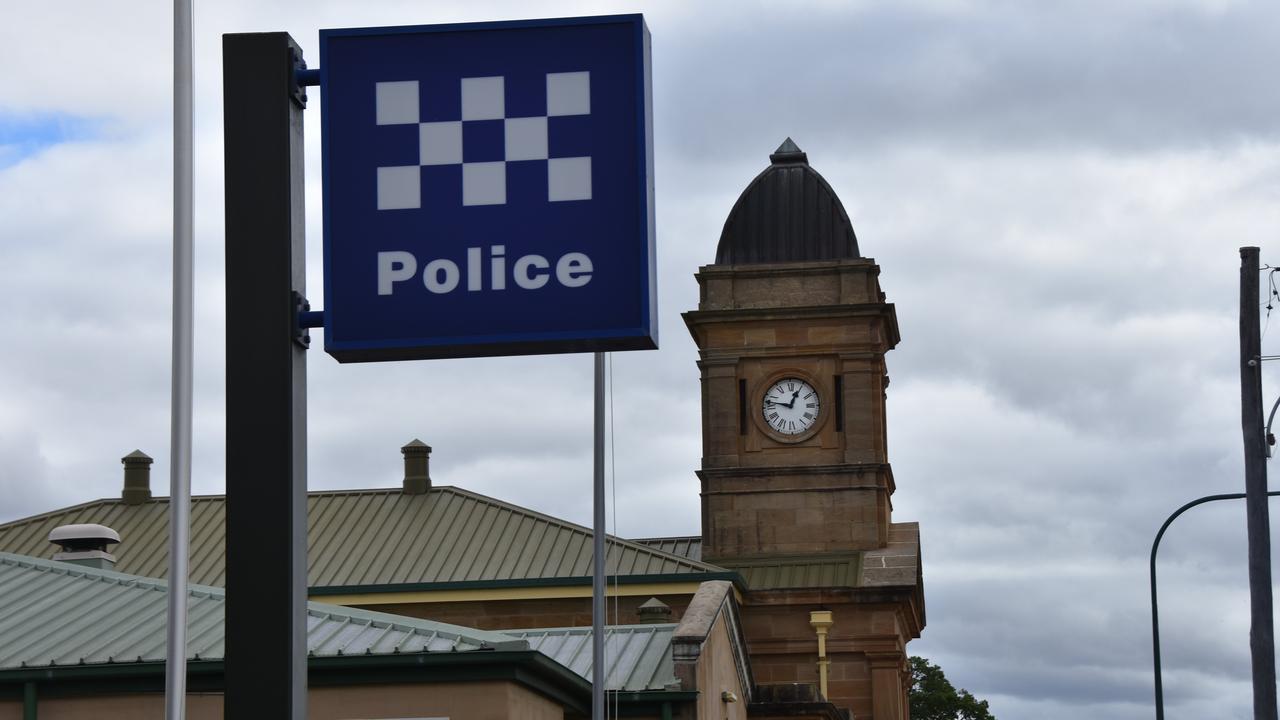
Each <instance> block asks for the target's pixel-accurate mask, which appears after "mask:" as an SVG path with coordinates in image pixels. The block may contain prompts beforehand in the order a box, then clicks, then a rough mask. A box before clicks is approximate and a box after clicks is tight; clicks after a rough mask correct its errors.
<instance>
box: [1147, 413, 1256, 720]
mask: <svg viewBox="0 0 1280 720" xmlns="http://www.w3.org/2000/svg"><path fill="white" fill-rule="evenodd" d="M1276 406H1278V407H1280V400H1277V401H1276ZM1275 414H1276V409H1275V408H1274V407H1273V408H1271V416H1272V417H1275ZM1270 427H1271V421H1270V420H1268V421H1267V428H1268V432H1270ZM1267 495H1268V496H1270V497H1275V496H1277V495H1280V490H1272V491H1271V492H1268V493H1267ZM1244 496H1245V494H1244V493H1226V494H1223V495H1206V496H1204V497H1202V498H1197V499H1195V500H1192V501H1191V502H1189V503H1187V504H1186V505H1183V506H1182V507H1180V508H1178V509H1177V510H1175V511H1173V514H1172V515H1170V516H1169V518H1168V519H1167V520H1165V521H1164V524H1163V525H1161V526H1160V531H1159V532H1157V533H1156V539H1155V541H1154V542H1152V543H1151V657H1152V663H1153V665H1154V673H1155V685H1156V720H1164V681H1163V679H1162V678H1161V668H1160V611H1159V607H1160V606H1159V604H1158V603H1157V601H1156V551H1157V550H1159V549H1160V539H1161V538H1163V537H1164V531H1165V530H1168V529H1169V525H1170V524H1172V523H1173V521H1174V520H1176V519H1178V516H1179V515H1181V514H1182V513H1184V512H1186V511H1188V510H1190V509H1191V508H1193V507H1195V506H1197V505H1203V504H1205V503H1209V502H1213V501H1215V500H1241V499H1243V498H1244Z"/></svg>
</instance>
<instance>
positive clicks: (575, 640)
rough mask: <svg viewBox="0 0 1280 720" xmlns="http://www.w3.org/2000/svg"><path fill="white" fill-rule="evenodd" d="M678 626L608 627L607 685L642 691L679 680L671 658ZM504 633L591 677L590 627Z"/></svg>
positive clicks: (665, 685)
mask: <svg viewBox="0 0 1280 720" xmlns="http://www.w3.org/2000/svg"><path fill="white" fill-rule="evenodd" d="M675 629H676V626H675V625H674V624H671V625H668V624H661V625H657V624H655V625H611V626H609V627H607V628H605V633H604V638H605V639H604V643H605V677H606V678H607V680H606V681H605V687H606V688H608V689H609V690H621V691H625V692H640V691H644V690H665V689H667V686H668V685H671V684H672V683H675V682H677V681H676V673H675V665H674V664H673V663H672V661H671V636H672V634H673V633H674V632H675ZM503 633H504V634H506V635H510V636H512V637H516V638H520V639H522V640H527V641H528V642H529V647H530V649H532V650H537V651H538V652H541V653H542V654H544V655H546V656H548V657H550V658H551V659H552V660H555V661H556V662H558V663H560V664H561V665H564V666H565V667H567V668H569V669H570V670H572V671H574V672H575V673H577V674H579V675H581V676H582V677H584V678H586V679H587V680H588V681H590V680H591V628H584V627H567V628H542V629H536V630H504V631H503Z"/></svg>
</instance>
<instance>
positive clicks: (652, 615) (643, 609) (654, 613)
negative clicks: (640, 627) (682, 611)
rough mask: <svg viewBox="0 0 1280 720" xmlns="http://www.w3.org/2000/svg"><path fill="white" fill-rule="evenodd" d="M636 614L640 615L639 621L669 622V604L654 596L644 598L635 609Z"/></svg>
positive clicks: (646, 622) (647, 622) (648, 622)
mask: <svg viewBox="0 0 1280 720" xmlns="http://www.w3.org/2000/svg"><path fill="white" fill-rule="evenodd" d="M636 614H637V615H639V616H640V622H642V623H645V624H650V623H669V622H671V606H670V605H668V604H666V603H664V602H662V601H661V600H659V599H658V598H656V597H651V598H649V599H648V600H645V601H644V604H643V605H641V606H640V607H639V608H637V609H636Z"/></svg>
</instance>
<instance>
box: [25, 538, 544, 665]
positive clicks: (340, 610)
mask: <svg viewBox="0 0 1280 720" xmlns="http://www.w3.org/2000/svg"><path fill="white" fill-rule="evenodd" d="M0 565H11V566H16V567H28V568H31V569H32V570H36V571H38V572H49V573H59V574H63V575H68V576H73V577H74V576H80V577H83V578H85V580H87V581H89V582H105V583H109V584H112V585H119V586H127V587H136V588H138V589H140V590H146V591H152V592H166V593H167V592H168V589H169V583H168V581H167V580H163V579H159V578H150V577H144V576H142V575H131V574H129V573H122V572H117V571H115V570H105V569H101V568H94V567H88V566H86V565H78V564H76V563H68V562H61V561H58V560H45V559H44V558H38V557H32V556H30V555H18V554H16V553H9V552H0ZM187 594H188V595H189V596H196V597H207V598H210V599H212V600H214V601H217V602H226V599H227V593H226V590H224V589H223V588H217V587H211V586H208V585H196V584H190V585H188V586H187ZM307 614H308V615H310V616H313V617H318V618H328V619H338V618H343V619H350V620H357V621H364V622H368V623H387V624H389V625H393V626H395V627H397V628H400V629H405V630H410V631H413V632H424V633H425V632H432V633H441V632H443V633H446V634H450V635H454V636H456V637H458V638H462V639H464V640H473V641H476V642H477V644H482V645H488V646H494V647H501V646H506V647H504V648H503V649H516V648H514V647H511V646H510V645H511V644H512V643H522V642H523V641H522V640H521V639H520V638H517V637H514V636H512V635H508V634H506V633H503V632H500V631H495V630H482V629H480V628H472V627H467V626H465V625H454V624H452V623H446V622H440V621H437V620H427V619H425V618H415V617H410V616H407V615H395V614H392V613H384V612H378V611H376V610H364V609H361V608H353V607H347V606H345V605H330V604H328V603H322V602H315V601H313V600H308V601H307Z"/></svg>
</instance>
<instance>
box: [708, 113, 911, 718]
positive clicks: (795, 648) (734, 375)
mask: <svg viewBox="0 0 1280 720" xmlns="http://www.w3.org/2000/svg"><path fill="white" fill-rule="evenodd" d="M769 159H770V165H769V167H767V168H766V169H765V170H764V171H763V172H761V173H760V174H759V175H758V176H757V177H756V178H755V179H754V180H752V182H751V183H750V185H748V186H747V188H746V190H744V191H743V193H742V195H741V197H739V198H738V201H737V203H736V204H735V205H734V207H733V210H732V211H731V212H730V213H729V217H728V220H727V221H726V222H725V225H724V230H723V232H722V234H721V236H720V243H719V247H718V248H717V250H716V260H715V264H713V265H707V266H704V267H702V268H700V269H699V271H698V274H697V281H698V285H699V288H700V299H699V303H698V309H697V310H696V311H692V312H688V313H685V315H684V320H685V323H686V325H687V326H688V328H689V331H690V332H691V333H692V335H693V339H694V341H695V342H696V343H697V345H698V349H699V360H698V367H699V369H700V370H701V374H702V443H703V457H702V468H701V470H700V471H699V472H698V477H699V478H700V480H701V483H702V557H703V559H704V560H706V561H707V562H711V563H715V564H717V565H721V566H723V567H726V568H729V569H732V570H736V571H738V572H739V573H740V574H741V575H742V576H743V577H744V578H745V580H746V584H747V591H746V593H745V595H744V608H743V611H744V626H745V630H746V634H747V639H748V643H749V645H750V654H751V656H752V665H753V667H754V668H756V670H757V679H760V678H761V677H764V678H767V679H769V681H770V682H772V683H775V684H776V685H775V686H776V687H783V686H784V685H785V684H787V683H801V684H804V683H812V684H813V686H814V687H815V688H817V689H818V691H819V694H820V697H821V698H823V699H824V700H829V701H831V702H832V703H834V704H836V705H838V706H840V707H842V708H846V709H851V710H852V712H853V714H854V716H855V717H859V718H862V717H872V718H874V719H875V720H902V718H905V717H906V715H907V710H906V687H907V679H908V677H909V675H908V674H907V664H906V652H905V647H906V643H907V641H908V640H910V639H911V638H912V637H917V636H918V635H919V633H920V630H921V629H922V628H923V625H924V599H923V589H922V585H921V581H920V562H919V539H918V528H917V527H916V525H915V524H914V523H896V524H895V523H893V522H892V518H891V513H892V510H893V504H892V496H893V493H894V479H893V472H892V470H891V469H890V467H889V460H888V441H887V433H886V427H885V397H886V395H885V391H886V388H887V387H888V384H889V376H888V374H887V371H886V367H885V353H887V352H888V351H889V350H891V349H893V348H894V347H895V346H896V345H897V344H898V340H899V335H898V320H897V315H896V314H895V312H894V307H893V304H891V303H889V302H886V300H885V294H884V293H883V292H882V291H881V289H880V281H879V275H880V268H879V266H878V265H876V263H875V261H874V260H872V259H870V258H866V257H863V256H862V253H861V252H860V251H859V248H858V239H857V237H856V236H855V234H854V231H853V226H852V225H851V223H850V222H849V216H848V215H847V214H846V212H845V210H844V206H843V205H842V204H841V202H840V200H839V198H838V197H836V194H835V193H834V192H833V191H832V189H831V187H830V185H828V184H827V182H826V181H825V180H824V179H823V178H822V176H821V175H819V174H818V173H817V172H816V171H815V170H814V169H813V168H812V167H810V166H809V162H808V158H807V156H806V154H805V153H804V152H802V151H801V150H800V148H798V147H797V146H796V145H795V143H793V142H792V141H791V140H790V138H788V139H787V141H786V142H784V143H783V144H782V146H781V147H779V148H778V149H777V151H776V152H774V153H773V154H772V155H770V156H769ZM813 618H817V619H816V620H815V619H813ZM815 623H816V624H815ZM819 626H822V630H821V632H820V633H818V634H819V635H821V636H822V642H819V641H818V640H816V639H815V634H814V633H815V632H816V629H817V628H818V627H819ZM815 651H816V652H817V654H816V655H815V654H814V653H815ZM829 675H830V676H829ZM767 684H768V683H762V686H761V688H762V689H761V693H762V697H767V696H768V695H769V693H768V692H767V690H768V688H767V687H766V685H767ZM760 707H764V706H763V705H761V706H760ZM752 714H753V715H759V716H762V717H763V716H767V715H769V713H767V712H764V711H763V710H761V711H758V712H753V713H752Z"/></svg>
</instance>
